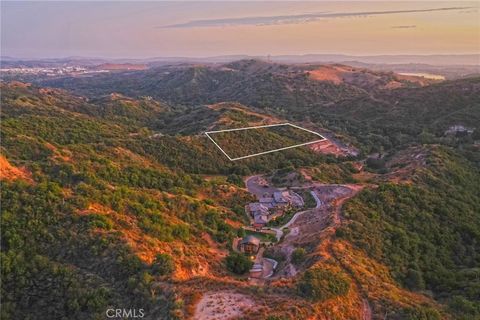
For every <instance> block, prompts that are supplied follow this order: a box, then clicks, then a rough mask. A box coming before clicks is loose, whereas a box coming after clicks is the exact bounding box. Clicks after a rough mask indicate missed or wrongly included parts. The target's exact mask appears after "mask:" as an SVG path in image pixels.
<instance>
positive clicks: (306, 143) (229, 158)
mask: <svg viewBox="0 0 480 320" xmlns="http://www.w3.org/2000/svg"><path fill="white" fill-rule="evenodd" d="M279 126H291V127H294V128H297V129H300V130H304V131H307V132H310V133H313V134H315V135H317V136H319V137H320V138H321V139H318V140H314V141H310V142H305V143H300V144H296V145H293V146H288V147H284V148H279V149H274V150H268V151H264V152H259V153H254V154H249V155H247V156H242V157H237V158H232V157H230V156H229V155H228V154H227V153H226V152H225V151H224V150H223V149H222V148H221V147H220V146H219V145H218V143H217V142H215V140H214V139H213V138H212V137H211V136H210V134H211V133H220V132H230V131H240V130H249V129H259V128H269V127H279ZM205 135H206V136H207V137H208V138H209V139H210V140H211V141H212V142H213V143H214V144H215V145H216V146H217V148H218V149H220V151H222V153H223V154H224V155H225V156H226V157H227V158H228V160H230V161H236V160H242V159H246V158H251V157H255V156H260V155H263V154H267V153H272V152H277V151H282V150H287V149H292V148H296V147H301V146H306V145H309V144H314V143H317V142H321V141H325V140H327V139H326V138H325V137H324V136H322V135H321V134H320V133H318V132H315V131H312V130H308V129H305V128H302V127H299V126H297V125H294V124H291V123H289V122H286V123H278V124H268V125H263V126H255V127H244V128H235V129H225V130H216V131H207V132H205Z"/></svg>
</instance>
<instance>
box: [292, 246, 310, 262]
mask: <svg viewBox="0 0 480 320" xmlns="http://www.w3.org/2000/svg"><path fill="white" fill-rule="evenodd" d="M306 254H307V252H306V251H305V249H303V248H296V249H295V250H293V252H292V262H293V263H294V264H297V265H298V264H300V263H302V262H303V261H304V260H305V255H306Z"/></svg>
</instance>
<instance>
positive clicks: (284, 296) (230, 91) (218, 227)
mask: <svg viewBox="0 0 480 320" xmlns="http://www.w3.org/2000/svg"><path fill="white" fill-rule="evenodd" d="M164 68H166V69H162V68H160V69H153V70H145V71H135V72H129V73H121V72H119V73H117V74H116V75H115V77H113V76H112V75H105V74H101V75H98V76H95V77H92V78H89V79H84V78H81V77H80V78H75V79H74V78H63V79H55V80H51V81H49V83H50V84H52V85H53V84H54V85H57V86H59V87H62V88H61V89H60V88H46V87H39V86H37V85H36V84H26V83H21V82H10V83H5V82H2V83H1V91H2V95H1V99H2V100H1V103H2V110H1V121H2V123H1V135H2V145H1V153H2V157H1V159H0V160H1V161H0V165H1V167H0V174H1V176H0V177H1V184H2V188H1V189H2V219H1V224H2V225H1V226H2V242H1V245H2V253H1V255H2V259H1V260H2V293H1V294H2V319H17V318H29V317H30V318H60V317H62V316H65V314H68V315H69V316H71V317H74V318H78V319H91V318H102V316H103V315H104V310H105V309H106V308H107V307H109V306H117V305H129V306H131V307H132V308H140V307H141V308H145V309H146V310H147V314H148V318H149V319H158V318H160V319H189V318H192V317H194V316H195V315H198V314H199V312H200V309H199V308H201V307H203V308H206V309H205V310H204V312H210V311H212V310H213V309H209V308H210V306H213V307H212V308H218V310H220V311H218V310H217V311H215V312H217V315H219V316H221V315H222V313H221V312H227V311H226V310H223V311H221V309H222V308H226V305H235V303H232V301H241V303H239V305H242V304H243V305H245V306H248V308H246V309H247V310H243V309H242V310H240V309H236V308H231V309H229V311H228V312H232V314H237V315H239V316H241V317H244V318H247V319H312V318H316V319H328V318H334V319H335V318H337V319H359V318H360V319H361V318H364V319H383V318H384V317H385V315H386V314H387V315H388V318H389V319H399V320H400V319H474V318H475V317H478V315H479V314H480V311H479V306H478V303H477V301H476V297H478V294H479V293H478V281H477V280H478V270H477V269H478V268H477V267H476V266H477V265H478V264H479V261H478V257H479V256H480V248H479V246H478V244H479V243H480V233H479V228H480V226H479V225H478V223H477V221H480V219H479V216H478V215H479V212H480V211H479V210H480V208H479V206H478V205H479V203H478V199H479V194H478V190H477V189H478V188H477V187H476V186H477V185H478V184H479V182H480V176H479V169H478V168H479V167H478V161H479V150H478V146H477V145H478V142H476V140H478V138H477V137H478V130H477V128H476V126H478V123H479V122H480V121H479V120H480V119H478V117H479V112H480V110H479V109H480V104H479V100H478V99H479V98H478V97H479V95H478V91H479V90H480V88H479V80H478V79H464V80H458V81H451V82H442V83H436V84H429V85H427V86H422V85H425V83H423V84H419V83H417V84H413V83H411V82H401V83H402V85H401V86H400V87H398V88H391V87H390V86H387V87H385V85H386V84H388V83H389V81H392V78H391V77H392V76H393V75H392V74H388V73H375V72H370V71H365V70H362V69H345V68H347V67H345V66H340V65H335V66H328V67H325V66H322V67H319V66H315V67H314V68H313V67H312V66H301V67H299V66H287V65H278V64H266V63H260V62H256V61H240V62H234V63H230V64H227V65H222V66H214V67H212V66H180V67H179V66H176V67H164ZM299 68H300V69H299ZM308 68H309V69H308ZM312 68H313V69H312ZM307 69H308V70H307ZM166 70H169V71H166ZM312 72H313V74H312ZM312 77H313V78H312ZM213 80H219V81H218V83H217V82H215V81H213ZM42 81H43V80H39V83H40V82H42ZM395 81H397V80H395ZM291 86H293V87H291ZM292 88H296V89H295V90H292ZM270 90H271V95H267V93H268V92H270ZM262 97H268V98H267V100H264V101H263V102H261V101H262V100H261V99H262ZM232 101H235V102H232ZM287 121H290V122H293V123H296V124H298V125H301V126H305V127H308V128H312V129H315V130H319V132H321V133H322V134H325V136H327V137H328V138H329V139H331V141H332V144H335V146H337V148H344V147H345V148H348V147H350V146H351V145H352V144H353V145H354V146H355V147H358V148H360V149H361V150H362V151H363V154H367V153H369V152H374V153H373V154H370V155H369V156H368V157H367V158H366V159H365V158H364V157H363V155H362V154H360V155H358V156H353V155H350V156H348V157H334V156H332V155H326V154H324V153H323V152H322V151H321V148H318V150H312V149H311V148H307V147H301V148H295V149H290V150H285V151H282V152H277V153H274V154H269V155H262V156H258V157H254V158H249V159H245V160H240V161H238V162H237V161H235V162H232V161H229V160H228V159H227V158H226V157H225V156H224V155H223V154H222V153H221V152H220V151H219V150H218V148H216V147H215V145H213V143H212V142H211V141H210V140H209V139H208V138H207V137H206V136H205V135H204V132H205V131H209V130H221V129H227V128H237V127H245V126H256V125H264V124H274V123H282V122H287ZM455 124H462V125H465V126H467V127H469V128H474V129H473V130H472V132H463V133H462V134H456V133H455V134H453V135H452V134H446V133H445V131H446V130H447V129H448V128H449V127H450V126H452V125H455ZM287 133H288V132H287ZM282 134H283V135H282ZM299 136H300V137H303V135H302V134H300V135H298V134H294V133H292V132H290V133H288V134H287V136H285V132H283V133H282V132H263V131H259V132H256V133H255V135H254V136H246V137H244V138H245V139H246V140H245V141H247V142H249V143H250V144H252V143H255V144H258V145H260V146H264V145H269V144H272V141H273V144H275V143H283V142H289V143H290V142H292V141H293V140H294V138H295V139H296V138H298V137H299ZM224 138H225V141H226V143H227V144H228V147H229V148H230V150H231V152H237V153H239V154H242V153H244V152H250V151H251V150H248V147H249V143H246V142H245V141H244V142H238V141H237V140H235V139H234V140H235V141H237V142H235V141H234V142H235V143H234V142H232V141H233V140H232V139H231V137H228V136H226V137H224ZM252 175H261V176H265V177H266V179H270V181H269V184H270V185H267V186H264V187H261V188H260V190H261V192H262V193H263V192H265V191H267V190H270V188H272V186H273V185H275V187H282V186H285V187H288V188H289V189H290V190H296V191H298V193H299V194H301V195H302V197H305V200H306V201H305V202H308V203H309V206H310V207H311V208H310V209H306V208H302V209H301V210H303V211H304V212H303V214H301V215H299V216H297V217H296V218H295V219H293V218H292V216H293V215H294V214H295V212H293V211H288V212H287V213H286V214H285V216H282V217H279V219H278V220H279V222H275V223H273V224H272V225H271V226H272V227H273V228H275V227H276V226H277V227H279V226H280V225H281V224H282V223H287V222H288V220H289V219H292V220H290V222H288V223H290V224H288V227H286V228H284V229H281V230H280V231H279V232H281V234H282V237H281V238H280V241H278V242H277V243H275V244H274V245H273V246H272V247H270V248H269V249H268V250H266V257H267V256H268V257H271V258H273V259H275V260H277V261H278V262H279V264H278V268H277V269H276V270H275V273H274V274H273V276H272V277H271V278H268V279H262V280H261V281H258V282H252V281H251V280H249V279H248V276H246V275H237V274H235V272H233V271H232V269H231V264H229V261H231V259H233V258H231V257H235V254H234V250H232V248H233V245H232V243H233V242H234V239H235V238H237V237H238V236H239V235H240V236H243V235H244V233H245V230H244V229H242V227H243V226H247V225H249V223H250V222H249V218H248V217H247V215H246V214H245V205H246V204H248V203H250V202H253V201H255V197H254V195H253V193H251V190H250V189H249V188H248V187H249V186H248V183H247V185H245V183H244V179H246V178H247V177H251V176H252ZM294 188H297V189H294ZM249 191H250V192H249ZM311 192H317V193H316V194H317V197H320V198H321V201H322V202H320V204H319V203H317V200H316V199H315V198H313V196H312V195H311ZM309 194H310V195H309ZM316 205H317V206H316ZM299 210H300V209H299ZM279 228H280V227H279ZM426 231H427V232H426ZM276 235H277V233H276V232H274V235H273V237H274V238H275V237H276ZM271 237H272V235H271V234H270V238H271ZM267 238H268V237H267ZM294 252H295V253H294ZM227 257H230V258H227ZM229 259H230V260H229ZM234 267H238V266H234ZM247 271H248V269H247ZM232 299H233V300H232ZM215 301H225V302H224V305H220V306H219V305H216V304H215ZM227 301H230V302H228V303H227ZM45 306H49V308H46V307H45ZM227 309H228V308H227ZM212 312H213V311H212Z"/></svg>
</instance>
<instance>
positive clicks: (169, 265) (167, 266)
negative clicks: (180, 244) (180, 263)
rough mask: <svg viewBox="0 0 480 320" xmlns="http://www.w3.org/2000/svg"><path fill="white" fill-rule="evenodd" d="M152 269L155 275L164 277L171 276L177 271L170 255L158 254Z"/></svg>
mask: <svg viewBox="0 0 480 320" xmlns="http://www.w3.org/2000/svg"><path fill="white" fill-rule="evenodd" d="M152 269H153V271H154V272H155V273H157V274H159V275H162V276H167V275H171V274H172V273H173V272H174V271H175V263H174V262H173V259H172V257H171V256H170V255H169V254H166V253H160V254H157V257H156V258H155V261H154V262H153V264H152Z"/></svg>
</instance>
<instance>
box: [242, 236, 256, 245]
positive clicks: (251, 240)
mask: <svg viewBox="0 0 480 320" xmlns="http://www.w3.org/2000/svg"><path fill="white" fill-rule="evenodd" d="M241 243H242V244H246V243H251V244H254V245H256V246H259V245H260V240H259V239H258V238H257V237H255V236H252V235H251V234H250V235H248V236H246V237H245V238H243V239H242V242H241Z"/></svg>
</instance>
